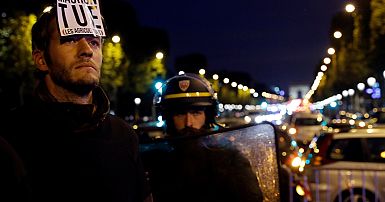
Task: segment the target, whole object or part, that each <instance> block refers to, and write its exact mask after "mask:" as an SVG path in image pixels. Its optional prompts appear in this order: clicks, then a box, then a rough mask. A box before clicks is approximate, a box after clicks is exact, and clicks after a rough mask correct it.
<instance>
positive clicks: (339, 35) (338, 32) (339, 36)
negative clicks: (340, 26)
mask: <svg viewBox="0 0 385 202" xmlns="http://www.w3.org/2000/svg"><path fill="white" fill-rule="evenodd" d="M333 36H334V38H336V39H339V38H341V37H342V33H341V32H340V31H335V32H334V34H333Z"/></svg>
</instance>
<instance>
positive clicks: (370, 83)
mask: <svg viewBox="0 0 385 202" xmlns="http://www.w3.org/2000/svg"><path fill="white" fill-rule="evenodd" d="M366 82H367V83H368V85H369V86H370V87H373V86H374V84H375V83H376V79H375V78H374V77H369V78H368V79H367V80H366Z"/></svg>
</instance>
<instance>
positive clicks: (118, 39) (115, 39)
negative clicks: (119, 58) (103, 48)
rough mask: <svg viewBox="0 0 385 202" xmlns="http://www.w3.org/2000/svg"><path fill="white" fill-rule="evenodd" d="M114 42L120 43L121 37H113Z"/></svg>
mask: <svg viewBox="0 0 385 202" xmlns="http://www.w3.org/2000/svg"><path fill="white" fill-rule="evenodd" d="M112 42H114V43H119V42H120V37H119V36H118V35H114V36H113V37H112Z"/></svg>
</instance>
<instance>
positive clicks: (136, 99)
mask: <svg viewBox="0 0 385 202" xmlns="http://www.w3.org/2000/svg"><path fill="white" fill-rule="evenodd" d="M134 102H135V104H136V105H139V104H140V103H141V102H142V100H141V99H140V98H138V97H137V98H135V99H134Z"/></svg>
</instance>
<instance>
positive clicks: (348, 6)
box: [345, 4, 356, 13]
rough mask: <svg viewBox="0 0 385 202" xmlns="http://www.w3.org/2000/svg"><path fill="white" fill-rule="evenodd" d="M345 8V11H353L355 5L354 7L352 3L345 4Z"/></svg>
mask: <svg viewBox="0 0 385 202" xmlns="http://www.w3.org/2000/svg"><path fill="white" fill-rule="evenodd" d="M345 10H346V12H348V13H351V12H353V11H354V10H356V7H354V5H353V4H347V5H346V6H345Z"/></svg>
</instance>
